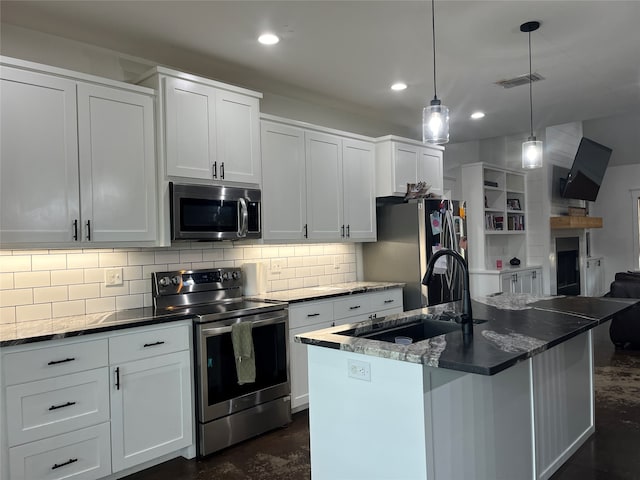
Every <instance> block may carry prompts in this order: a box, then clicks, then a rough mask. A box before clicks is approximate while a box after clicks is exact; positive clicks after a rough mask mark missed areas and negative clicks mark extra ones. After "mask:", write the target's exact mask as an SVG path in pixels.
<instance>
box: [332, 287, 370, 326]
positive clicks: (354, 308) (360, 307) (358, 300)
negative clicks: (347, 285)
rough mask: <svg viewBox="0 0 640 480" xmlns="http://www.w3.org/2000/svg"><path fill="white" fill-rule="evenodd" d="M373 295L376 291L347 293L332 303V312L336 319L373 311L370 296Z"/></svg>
mask: <svg viewBox="0 0 640 480" xmlns="http://www.w3.org/2000/svg"><path fill="white" fill-rule="evenodd" d="M375 295H377V293H358V294H355V295H349V296H348V297H347V298H345V299H344V300H336V301H335V303H334V304H333V313H334V316H335V318H336V320H339V319H342V318H346V317H353V316H355V315H358V316H361V315H364V314H369V313H371V312H374V311H375V308H374V307H373V304H372V302H371V298H372V297H374V296H375Z"/></svg>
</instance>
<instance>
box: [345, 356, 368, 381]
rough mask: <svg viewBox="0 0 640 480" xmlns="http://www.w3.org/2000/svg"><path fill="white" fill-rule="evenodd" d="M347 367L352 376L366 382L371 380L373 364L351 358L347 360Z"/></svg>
mask: <svg viewBox="0 0 640 480" xmlns="http://www.w3.org/2000/svg"><path fill="white" fill-rule="evenodd" d="M347 367H348V374H349V376H350V377H351V378H357V379H358V380H364V381H365V382H370V381H371V364H370V363H369V362H361V361H359V360H351V359H349V360H348V361H347Z"/></svg>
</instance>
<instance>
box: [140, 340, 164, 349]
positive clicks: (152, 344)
mask: <svg viewBox="0 0 640 480" xmlns="http://www.w3.org/2000/svg"><path fill="white" fill-rule="evenodd" d="M163 343H164V342H162V341H160V342H154V343H145V344H144V345H143V347H144V348H147V347H155V346H156V345H162V344H163Z"/></svg>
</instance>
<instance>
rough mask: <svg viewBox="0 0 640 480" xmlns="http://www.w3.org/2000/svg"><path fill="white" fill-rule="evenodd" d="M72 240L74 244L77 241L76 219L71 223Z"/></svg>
mask: <svg viewBox="0 0 640 480" xmlns="http://www.w3.org/2000/svg"><path fill="white" fill-rule="evenodd" d="M73 239H74V240H75V241H76V242H77V241H78V219H77V218H76V219H75V220H74V221H73Z"/></svg>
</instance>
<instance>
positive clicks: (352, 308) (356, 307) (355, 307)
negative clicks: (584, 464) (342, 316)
mask: <svg viewBox="0 0 640 480" xmlns="http://www.w3.org/2000/svg"><path fill="white" fill-rule="evenodd" d="M359 308H360V305H355V306H353V307H349V310H357V309H359Z"/></svg>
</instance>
